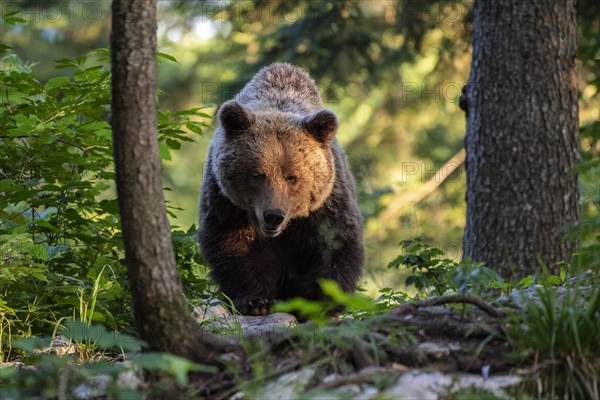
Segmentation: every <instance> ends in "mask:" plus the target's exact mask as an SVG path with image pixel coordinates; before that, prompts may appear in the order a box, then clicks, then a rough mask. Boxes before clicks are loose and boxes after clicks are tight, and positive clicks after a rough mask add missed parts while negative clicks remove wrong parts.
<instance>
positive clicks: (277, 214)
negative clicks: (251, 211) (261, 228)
mask: <svg viewBox="0 0 600 400" xmlns="http://www.w3.org/2000/svg"><path fill="white" fill-rule="evenodd" d="M263 218H264V220H265V225H267V228H270V229H276V228H277V227H279V225H281V223H282V222H283V220H284V218H285V214H284V212H283V211H282V210H267V211H265V212H264V213H263Z"/></svg>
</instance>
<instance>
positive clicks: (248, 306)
mask: <svg viewBox="0 0 600 400" xmlns="http://www.w3.org/2000/svg"><path fill="white" fill-rule="evenodd" d="M273 304H275V300H274V299H266V298H260V297H246V296H244V297H240V298H238V299H236V300H235V301H234V305H235V308H236V309H237V310H238V311H239V312H240V313H241V314H244V315H254V316H257V315H267V314H268V313H269V311H270V310H271V307H272V306H273Z"/></svg>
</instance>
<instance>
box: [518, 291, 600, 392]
mask: <svg viewBox="0 0 600 400" xmlns="http://www.w3.org/2000/svg"><path fill="white" fill-rule="evenodd" d="M562 289H563V290H557V289H556V288H551V287H540V288H538V289H537V290H536V294H537V296H536V297H535V298H532V299H529V300H527V302H526V310H525V313H518V314H517V313H515V314H513V322H512V324H511V327H512V328H511V329H510V330H509V331H508V333H509V336H508V338H509V341H510V342H511V343H512V344H513V345H514V346H515V347H516V348H517V349H519V350H520V351H521V353H522V354H526V355H528V354H532V355H533V357H534V359H535V360H536V362H537V363H539V364H540V367H541V369H542V370H543V371H544V374H543V378H542V379H543V380H544V382H543V384H544V387H545V388H546V390H547V391H548V393H547V395H549V397H552V398H554V397H555V396H557V393H564V394H565V395H568V396H569V397H570V398H581V399H583V398H594V397H595V395H597V393H598V389H599V387H598V370H600V363H599V362H598V360H599V359H600V341H598V338H599V337H600V289H598V288H594V287H591V286H589V287H587V288H579V287H569V286H567V287H566V288H565V287H562ZM527 359H531V358H530V356H529V357H527ZM561 397H562V396H561Z"/></svg>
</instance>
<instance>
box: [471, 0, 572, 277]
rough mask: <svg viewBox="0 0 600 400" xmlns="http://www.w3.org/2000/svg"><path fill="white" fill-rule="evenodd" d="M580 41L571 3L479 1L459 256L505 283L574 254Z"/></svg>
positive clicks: (565, 0) (475, 11) (475, 16)
mask: <svg viewBox="0 0 600 400" xmlns="http://www.w3.org/2000/svg"><path fill="white" fill-rule="evenodd" d="M576 35H577V19H576V1H575V0H560V1H559V0H495V1H475V3H474V9H473V59H472V64H471V75H470V77H469V82H468V84H467V87H466V91H465V96H463V99H461V100H462V101H463V102H462V103H463V104H461V107H463V106H465V107H464V108H465V109H468V112H467V134H466V137H465V147H466V150H467V160H466V168H467V196H466V200H467V222H466V228H465V236H464V243H463V250H464V256H465V257H470V258H472V259H474V260H476V261H482V262H484V263H486V264H487V265H489V266H490V267H495V268H497V269H498V270H499V272H500V273H502V275H504V276H505V277H510V276H513V275H515V274H516V275H519V276H522V275H525V274H530V273H535V272H540V271H541V268H540V264H539V262H538V257H539V259H541V260H542V261H543V262H544V263H546V265H548V266H551V270H553V272H556V263H558V262H560V261H563V260H569V259H570V256H571V254H572V253H573V252H574V251H575V246H576V243H574V242H569V241H565V240H563V234H564V232H565V229H566V228H568V227H569V226H573V225H574V224H576V223H577V221H578V217H579V192H578V179H577V175H576V174H574V170H573V169H574V167H575V166H576V165H577V163H578V160H579V149H578V140H577V134H578V115H577V113H578V105H577V83H576V76H577V74H576V65H575V58H576V55H577V37H576ZM465 97H466V98H465ZM552 266H554V267H552Z"/></svg>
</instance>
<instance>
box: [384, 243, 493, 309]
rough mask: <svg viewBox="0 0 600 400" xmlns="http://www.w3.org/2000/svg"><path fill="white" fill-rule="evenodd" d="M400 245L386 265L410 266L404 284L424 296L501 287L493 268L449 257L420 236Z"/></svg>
mask: <svg viewBox="0 0 600 400" xmlns="http://www.w3.org/2000/svg"><path fill="white" fill-rule="evenodd" d="M400 246H401V248H402V249H403V254H401V255H399V256H398V257H396V258H395V259H394V260H393V261H391V262H390V263H389V264H388V268H400V267H404V268H408V269H410V271H411V272H412V274H411V275H409V276H408V277H407V278H406V286H407V287H410V286H414V287H415V288H416V289H417V291H418V293H419V294H420V295H423V296H425V297H427V296H429V295H431V294H437V295H442V294H444V293H446V292H448V291H452V292H467V291H469V292H472V293H473V292H474V293H481V292H482V291H484V290H485V289H489V288H501V287H504V285H503V283H504V281H503V279H502V277H500V275H498V273H496V272H495V271H494V270H492V269H490V268H488V267H486V266H484V265H483V264H482V263H477V262H473V261H471V260H470V259H461V260H460V261H458V262H456V261H453V260H450V259H449V258H446V257H445V254H444V252H443V251H442V250H440V249H438V248H436V247H434V246H431V245H429V244H427V243H425V242H424V240H423V239H422V238H417V239H414V240H404V241H402V242H400ZM388 293H389V292H388Z"/></svg>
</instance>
